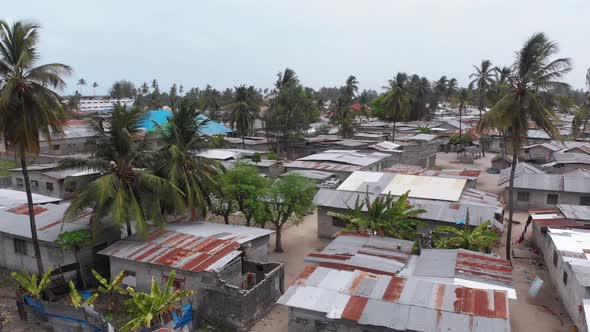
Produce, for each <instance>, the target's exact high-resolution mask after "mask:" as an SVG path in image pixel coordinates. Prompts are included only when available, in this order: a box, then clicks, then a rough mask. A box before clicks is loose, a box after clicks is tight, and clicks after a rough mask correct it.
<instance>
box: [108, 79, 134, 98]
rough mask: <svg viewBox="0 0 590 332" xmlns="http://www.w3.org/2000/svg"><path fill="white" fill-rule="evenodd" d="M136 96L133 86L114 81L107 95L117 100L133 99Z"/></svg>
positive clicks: (125, 81)
mask: <svg viewBox="0 0 590 332" xmlns="http://www.w3.org/2000/svg"><path fill="white" fill-rule="evenodd" d="M136 94H137V90H136V89H135V84H133V82H131V81H127V80H120V81H116V82H115V83H113V85H112V86H111V88H110V90H109V95H110V96H111V97H112V98H117V99H120V98H130V97H134V96H135V95H136Z"/></svg>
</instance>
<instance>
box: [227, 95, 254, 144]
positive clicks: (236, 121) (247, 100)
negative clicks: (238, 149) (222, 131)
mask: <svg viewBox="0 0 590 332" xmlns="http://www.w3.org/2000/svg"><path fill="white" fill-rule="evenodd" d="M234 90H235V93H234V100H233V103H232V104H231V105H230V106H229V124H230V126H231V127H232V128H233V129H235V130H236V131H237V133H238V135H239V136H240V137H241V138H242V145H243V146H244V148H245V145H246V143H245V136H247V135H250V134H252V132H253V130H254V121H255V120H256V117H257V116H258V112H259V111H260V106H261V105H262V98H261V97H260V96H259V95H258V92H256V90H255V89H254V87H253V86H250V87H248V88H246V86H245V85H240V86H237V87H234Z"/></svg>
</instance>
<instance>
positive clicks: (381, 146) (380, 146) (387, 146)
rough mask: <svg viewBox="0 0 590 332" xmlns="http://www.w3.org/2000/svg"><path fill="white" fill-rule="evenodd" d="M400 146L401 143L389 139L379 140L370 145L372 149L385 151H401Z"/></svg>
mask: <svg viewBox="0 0 590 332" xmlns="http://www.w3.org/2000/svg"><path fill="white" fill-rule="evenodd" d="M400 147H401V145H399V144H396V143H393V142H389V141H383V142H379V143H377V144H373V145H371V146H370V148H372V149H375V150H378V151H385V152H392V151H401V150H400Z"/></svg>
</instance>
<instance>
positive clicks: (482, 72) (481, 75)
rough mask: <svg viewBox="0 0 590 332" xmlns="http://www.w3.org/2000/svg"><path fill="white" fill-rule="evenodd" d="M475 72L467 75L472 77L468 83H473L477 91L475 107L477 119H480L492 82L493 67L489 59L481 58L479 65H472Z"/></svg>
mask: <svg viewBox="0 0 590 332" xmlns="http://www.w3.org/2000/svg"><path fill="white" fill-rule="evenodd" d="M473 68H474V69H475V72H474V73H473V74H471V75H469V78H472V79H473V80H472V81H471V83H470V84H473V86H474V87H475V89H476V91H477V108H478V109H479V119H480V120H481V117H482V113H483V110H484V109H485V101H486V100H485V97H486V95H487V93H488V90H489V89H490V87H491V86H492V85H493V84H494V77H493V74H494V68H492V62H491V61H490V60H482V61H481V65H480V66H479V67H477V66H473Z"/></svg>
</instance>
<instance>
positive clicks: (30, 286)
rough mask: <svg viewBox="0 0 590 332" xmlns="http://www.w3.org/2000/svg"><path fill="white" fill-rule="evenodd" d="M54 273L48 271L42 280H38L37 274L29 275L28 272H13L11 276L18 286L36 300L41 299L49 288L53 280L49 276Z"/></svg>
mask: <svg viewBox="0 0 590 332" xmlns="http://www.w3.org/2000/svg"><path fill="white" fill-rule="evenodd" d="M52 272H53V271H52V270H51V269H47V271H45V273H43V275H42V276H41V279H38V278H37V275H36V274H35V273H31V274H29V273H27V272H24V271H23V272H21V273H19V272H11V273H10V275H11V276H12V278H14V280H16V282H18V284H19V285H20V286H21V287H22V288H23V289H24V290H25V291H26V292H27V293H28V294H29V295H31V297H32V298H34V299H38V300H39V299H41V296H42V295H43V292H45V290H47V288H49V285H50V284H51V279H49V276H50V275H51V273H52Z"/></svg>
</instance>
